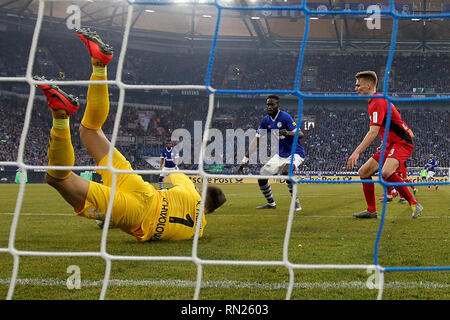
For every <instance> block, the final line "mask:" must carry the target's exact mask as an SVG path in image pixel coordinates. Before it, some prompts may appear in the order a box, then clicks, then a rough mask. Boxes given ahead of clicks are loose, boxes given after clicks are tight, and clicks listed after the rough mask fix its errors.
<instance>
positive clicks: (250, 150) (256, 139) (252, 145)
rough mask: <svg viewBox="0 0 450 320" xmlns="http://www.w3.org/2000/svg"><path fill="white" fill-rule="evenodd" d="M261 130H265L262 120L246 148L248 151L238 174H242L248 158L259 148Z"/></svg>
mask: <svg viewBox="0 0 450 320" xmlns="http://www.w3.org/2000/svg"><path fill="white" fill-rule="evenodd" d="M262 130H267V126H266V123H265V122H264V118H263V119H262V120H261V123H260V125H259V129H258V131H256V135H255V137H254V138H253V140H252V141H251V142H250V145H249V146H248V150H247V152H246V154H245V156H244V158H243V159H242V163H241V165H240V166H239V169H238V174H242V172H243V170H244V168H245V167H246V166H247V164H248V160H249V158H250V156H251V155H252V154H253V152H255V150H256V149H257V148H258V146H259V138H260V137H261V134H262V133H263V131H262Z"/></svg>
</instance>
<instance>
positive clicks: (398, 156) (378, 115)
mask: <svg viewBox="0 0 450 320" xmlns="http://www.w3.org/2000/svg"><path fill="white" fill-rule="evenodd" d="M355 78H356V84H355V91H356V92H357V93H358V94H360V95H377V94H376V87H377V83H378V77H377V74H376V73H375V72H373V71H362V72H358V73H357V74H356V75H355ZM368 102H369V106H368V113H369V119H370V129H369V131H368V132H367V134H366V136H365V137H364V139H363V141H362V142H361V143H360V144H359V146H358V147H357V148H356V149H355V150H354V151H353V153H352V154H351V156H350V157H349V158H348V161H347V168H349V169H352V168H353V167H355V165H356V164H357V162H358V158H359V155H360V154H361V153H362V152H364V151H365V150H366V149H367V148H368V147H369V146H370V144H371V143H372V142H373V141H374V140H375V138H376V137H377V135H378V134H380V137H381V140H382V141H383V139H384V134H385V131H386V119H387V112H388V105H390V106H391V124H390V127H389V132H388V137H387V143H386V150H385V154H384V157H383V161H384V162H383V166H382V168H381V175H382V177H383V179H384V180H386V181H387V182H393V183H394V182H396V183H402V182H403V179H402V178H401V177H400V176H399V175H397V174H395V171H396V170H397V169H398V167H399V166H400V164H403V163H405V162H406V160H408V158H409V157H410V156H411V154H412V152H413V150H414V145H413V138H412V137H411V135H410V134H409V133H408V130H409V127H408V125H406V123H405V122H404V121H403V120H402V117H401V116H400V113H399V112H398V110H397V109H396V108H395V106H394V105H393V104H392V103H389V102H388V101H387V100H386V99H384V98H383V97H381V95H380V98H370V99H368ZM380 155H381V150H380V151H378V152H377V153H375V154H374V155H373V156H372V157H371V158H369V160H367V161H366V163H364V164H363V165H362V167H361V168H359V170H358V174H359V176H360V178H361V179H362V180H363V179H364V180H370V179H372V176H373V175H374V174H375V173H376V172H377V171H378V169H379V160H380ZM396 189H397V191H398V192H399V194H400V195H401V196H403V198H405V199H406V200H407V201H408V203H409V205H410V206H411V209H412V217H413V218H416V217H417V216H419V215H420V214H421V213H422V211H423V207H422V205H420V204H419V203H418V202H417V201H416V199H414V196H413V195H412V194H411V192H409V190H408V188H407V187H405V186H402V185H399V186H396ZM363 191H364V196H365V198H366V202H367V210H365V211H362V212H358V213H354V214H353V216H354V217H356V218H377V211H376V203H375V185H374V184H373V183H363Z"/></svg>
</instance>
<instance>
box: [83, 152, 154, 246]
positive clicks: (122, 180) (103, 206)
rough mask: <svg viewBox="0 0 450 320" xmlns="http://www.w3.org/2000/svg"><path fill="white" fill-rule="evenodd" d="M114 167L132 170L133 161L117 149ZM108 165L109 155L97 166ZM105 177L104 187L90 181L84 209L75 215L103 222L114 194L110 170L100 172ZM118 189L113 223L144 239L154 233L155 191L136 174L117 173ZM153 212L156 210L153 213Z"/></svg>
mask: <svg viewBox="0 0 450 320" xmlns="http://www.w3.org/2000/svg"><path fill="white" fill-rule="evenodd" d="M112 164H113V167H114V168H115V169H119V170H132V168H131V164H130V162H128V161H127V160H126V159H125V157H124V156H123V155H122V154H121V153H120V152H119V151H118V150H117V149H114V153H113V161H112ZM98 165H99V166H107V165H108V155H106V156H105V157H104V158H103V159H102V160H101V161H100V162H99V164H98ZM97 173H99V174H100V175H101V176H102V180H103V184H100V183H97V182H94V181H90V183H89V190H88V193H87V196H86V201H85V205H84V208H83V209H82V210H81V211H79V212H75V213H76V214H77V215H80V216H84V217H86V218H89V219H97V220H104V219H105V216H106V211H107V209H108V203H109V198H110V195H111V192H112V189H111V185H112V180H113V175H112V173H111V172H110V171H109V170H97ZM116 177H117V180H116V189H115V194H114V203H113V208H112V212H111V219H112V221H113V222H114V224H115V225H116V226H117V227H119V228H120V229H122V231H125V232H127V233H130V234H132V235H134V236H138V237H142V236H143V234H145V233H147V232H150V231H151V223H152V222H153V221H152V217H150V215H151V212H152V211H154V210H155V209H156V208H155V209H153V207H155V201H152V200H154V196H155V194H156V190H155V188H154V187H153V186H152V185H151V184H149V183H148V182H145V181H144V180H143V179H142V177H141V176H140V175H138V174H135V173H118V174H116ZM152 209H153V210H152Z"/></svg>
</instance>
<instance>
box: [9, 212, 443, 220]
mask: <svg viewBox="0 0 450 320" xmlns="http://www.w3.org/2000/svg"><path fill="white" fill-rule="evenodd" d="M286 212H287V211H286ZM0 215H10V216H12V215H14V212H0ZM20 215H21V216H65V217H77V216H76V215H75V214H73V213H58V212H36V213H33V212H21V213H20ZM280 215H281V214H263V213H261V214H247V213H246V214H216V213H215V214H212V215H210V216H208V218H209V219H210V218H214V217H280ZM405 217H406V218H410V216H409V215H405V216H386V217H385V219H394V218H405ZM295 218H302V219H305V218H314V219H355V218H354V217H352V216H351V215H345V216H309V215H303V214H302V213H301V212H300V213H296V214H295ZM419 219H450V215H448V216H420V218H419Z"/></svg>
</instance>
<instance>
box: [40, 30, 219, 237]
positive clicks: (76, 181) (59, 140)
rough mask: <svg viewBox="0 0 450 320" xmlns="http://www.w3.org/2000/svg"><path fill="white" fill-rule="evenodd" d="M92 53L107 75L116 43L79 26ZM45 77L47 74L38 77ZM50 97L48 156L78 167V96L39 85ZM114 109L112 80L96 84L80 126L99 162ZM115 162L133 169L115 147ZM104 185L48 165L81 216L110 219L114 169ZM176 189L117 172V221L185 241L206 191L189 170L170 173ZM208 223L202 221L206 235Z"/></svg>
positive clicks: (213, 191)
mask: <svg viewBox="0 0 450 320" xmlns="http://www.w3.org/2000/svg"><path fill="white" fill-rule="evenodd" d="M76 34H77V36H78V37H79V38H80V39H81V40H82V41H83V42H84V44H85V46H86V48H87V49H88V51H89V54H90V55H91V61H92V66H93V73H92V75H91V78H90V79H91V80H106V79H107V72H106V69H107V67H106V65H107V64H108V63H109V62H110V61H111V59H112V57H113V52H112V48H111V47H110V46H109V45H107V44H104V43H103V42H102V41H101V39H100V37H99V36H98V35H97V34H96V33H95V32H92V31H90V30H89V29H79V30H76ZM37 79H39V80H42V79H43V78H37ZM38 87H39V88H41V89H42V90H43V92H44V94H45V96H46V97H47V101H48V106H49V108H50V109H51V112H52V115H53V127H52V129H51V132H50V146H49V148H48V158H49V165H50V166H73V165H74V162H75V155H74V150H73V146H72V142H71V136H70V127H69V119H70V115H72V114H73V113H74V112H75V111H76V110H77V109H78V99H77V98H74V97H73V96H71V95H67V94H66V93H65V92H64V91H62V90H61V89H60V88H58V87H57V86H54V85H39V86H38ZM108 113H109V95H108V85H107V84H90V85H89V88H88V92H87V105H86V110H85V113H84V116H83V119H82V121H81V125H80V129H79V131H80V138H81V141H82V143H83V145H84V146H85V148H86V149H87V151H88V153H89V154H90V156H91V157H92V158H93V159H94V160H95V162H96V164H97V165H98V166H107V164H108V153H109V147H110V142H109V141H108V139H107V138H106V136H105V134H104V133H103V131H102V125H103V123H104V122H105V120H106V118H107V116H108ZM112 163H113V166H114V168H116V169H120V170H132V168H131V165H130V163H129V162H128V161H127V160H126V159H125V157H124V156H123V155H122V154H120V152H119V151H118V150H117V149H114V154H113V161H112ZM98 173H99V174H101V176H102V180H103V184H99V183H96V182H93V181H88V180H86V179H83V178H81V177H80V176H78V175H76V174H75V173H73V172H72V171H70V170H48V171H47V174H46V181H47V183H48V184H49V185H51V186H52V187H54V188H55V189H56V190H57V191H58V192H59V193H60V194H61V195H62V196H63V198H64V199H65V200H66V201H67V202H68V203H69V204H70V205H71V206H72V207H73V208H74V211H75V213H76V214H77V215H80V216H83V217H86V218H89V219H96V220H104V219H105V215H106V211H107V208H108V202H109V197H110V193H111V191H112V189H111V184H112V174H111V172H109V171H108V170H99V171H98ZM169 177H170V179H171V182H172V184H173V185H174V187H173V188H171V189H169V190H167V191H157V190H155V188H153V186H152V185H150V184H149V183H147V182H144V180H143V179H142V177H141V176H140V175H137V174H131V173H130V174H117V182H116V183H117V185H116V192H115V196H114V204H113V208H112V215H111V219H112V223H114V225H115V226H116V227H119V228H120V229H121V230H123V231H125V232H127V233H129V234H131V235H133V236H134V237H136V239H137V240H138V241H141V242H143V241H148V240H184V239H191V238H192V237H193V235H194V233H195V225H196V220H197V217H198V214H199V210H200V200H201V193H200V192H199V191H197V190H196V188H195V186H194V184H193V183H192V182H191V181H190V180H189V178H188V177H187V176H186V175H184V174H170V175H169ZM206 192H207V194H206V201H205V214H208V213H212V212H214V210H216V209H217V208H219V207H220V206H221V205H222V204H223V203H224V202H225V201H226V199H225V195H224V193H223V192H222V190H221V189H220V188H219V187H216V186H209V187H208V188H207V191H206ZM205 225H206V219H205V216H203V219H202V223H201V230H200V236H201V235H202V233H203V229H204V226H205Z"/></svg>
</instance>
